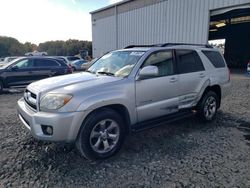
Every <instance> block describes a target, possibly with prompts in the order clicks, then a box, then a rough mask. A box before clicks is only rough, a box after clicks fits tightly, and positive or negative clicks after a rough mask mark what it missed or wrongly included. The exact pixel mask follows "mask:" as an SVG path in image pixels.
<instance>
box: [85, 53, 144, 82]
mask: <svg viewBox="0 0 250 188" xmlns="http://www.w3.org/2000/svg"><path fill="white" fill-rule="evenodd" d="M144 53H145V52H142V51H115V52H110V53H108V54H106V55H104V56H103V57H101V58H100V59H98V60H97V61H96V62H95V63H94V64H93V65H92V66H91V67H90V68H89V69H88V71H89V72H93V73H96V74H107V75H113V76H117V77H126V76H128V75H129V74H130V72H131V71H132V69H133V67H134V66H135V64H136V63H137V62H138V61H139V59H140V58H141V57H142V56H143V54H144Z"/></svg>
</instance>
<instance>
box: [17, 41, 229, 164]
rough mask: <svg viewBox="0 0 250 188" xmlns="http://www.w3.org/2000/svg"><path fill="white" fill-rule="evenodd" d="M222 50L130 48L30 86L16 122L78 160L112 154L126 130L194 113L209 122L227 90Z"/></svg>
mask: <svg viewBox="0 0 250 188" xmlns="http://www.w3.org/2000/svg"><path fill="white" fill-rule="evenodd" d="M229 86H230V74H229V70H228V68H227V65H226V63H225V60H224V58H223V57H222V55H221V53H220V52H219V51H218V50H217V49H214V48H211V47H208V46H207V45H202V46H198V45H185V44H162V45H151V46H128V47H126V48H125V49H121V50H116V51H113V52H110V53H108V54H106V55H104V56H103V57H101V58H100V59H98V60H97V61H96V62H95V63H94V64H93V65H92V66H91V67H90V68H89V69H88V72H81V73H76V74H72V75H68V76H60V77H57V78H49V79H45V80H41V81H38V82H34V83H32V84H30V85H29V86H28V87H27V89H26V91H25V93H24V97H23V98H21V99H20V100H19V101H18V112H19V118H20V119H21V121H22V122H23V124H24V125H25V126H26V127H27V128H28V130H30V132H31V134H32V135H33V136H34V137H35V138H37V139H40V140H47V141H64V142H73V143H75V144H76V147H77V148H78V150H79V152H80V153H81V155H82V156H84V157H86V158H88V159H104V158H107V157H110V156H112V155H114V154H115V153H116V152H118V151H119V149H120V148H121V146H122V143H123V141H124V138H125V136H126V134H127V133H129V132H130V131H136V130H143V129H145V128H149V127H152V126H156V125H157V124H159V123H162V121H163V120H165V121H173V120H176V119H179V118H183V117H188V116H190V115H192V114H193V113H194V111H196V112H197V115H198V116H199V117H200V118H201V119H202V120H203V121H208V122H209V121H212V120H214V119H215V116H216V113H217V110H218V108H220V104H221V98H222V97H224V96H225V95H226V94H227V92H228V91H229Z"/></svg>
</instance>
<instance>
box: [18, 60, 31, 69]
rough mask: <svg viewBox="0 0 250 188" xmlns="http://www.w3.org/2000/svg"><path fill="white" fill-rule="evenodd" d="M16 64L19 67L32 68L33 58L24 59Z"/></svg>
mask: <svg viewBox="0 0 250 188" xmlns="http://www.w3.org/2000/svg"><path fill="white" fill-rule="evenodd" d="M14 66H17V67H18V68H19V69H25V68H31V67H33V61H32V59H23V60H21V61H19V62H18V63H17V64H15V65H14Z"/></svg>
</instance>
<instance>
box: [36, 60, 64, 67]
mask: <svg viewBox="0 0 250 188" xmlns="http://www.w3.org/2000/svg"><path fill="white" fill-rule="evenodd" d="M34 61H35V66H36V67H57V66H59V64H58V63H57V62H56V61H53V60H50V59H35V60H34Z"/></svg>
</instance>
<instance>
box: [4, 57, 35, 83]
mask: <svg viewBox="0 0 250 188" xmlns="http://www.w3.org/2000/svg"><path fill="white" fill-rule="evenodd" d="M33 68H34V67H33V60H32V59H21V60H20V61H18V62H17V63H15V64H13V65H12V66H10V67H9V68H8V71H6V72H5V75H4V77H5V82H6V83H7V85H8V86H18V85H27V84H29V83H30V82H31V81H32V79H33V76H34V75H33Z"/></svg>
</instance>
